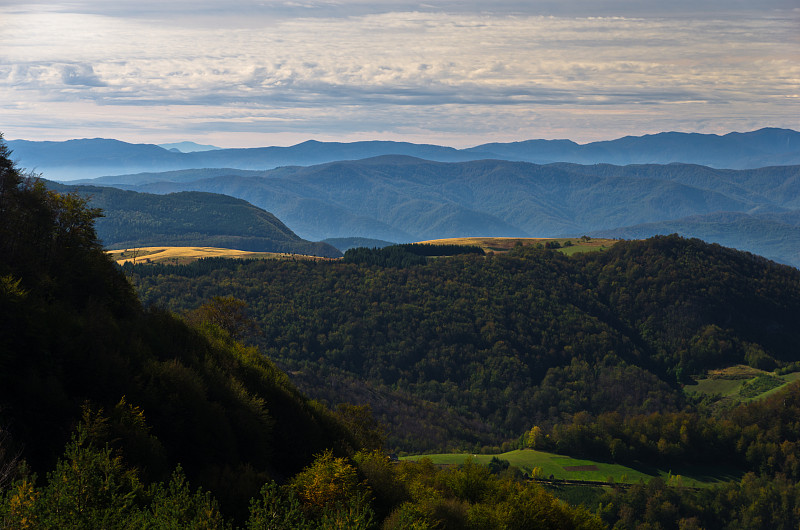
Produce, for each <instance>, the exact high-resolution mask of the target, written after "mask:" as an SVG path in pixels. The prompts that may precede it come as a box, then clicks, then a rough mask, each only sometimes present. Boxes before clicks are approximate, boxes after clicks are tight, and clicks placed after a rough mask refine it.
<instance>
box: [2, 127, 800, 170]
mask: <svg viewBox="0 0 800 530" xmlns="http://www.w3.org/2000/svg"><path fill="white" fill-rule="evenodd" d="M6 143H7V144H8V146H9V147H10V148H11V149H12V150H13V154H12V156H13V157H14V158H15V160H17V161H18V164H19V165H20V166H22V167H25V168H27V169H29V170H34V171H38V172H43V173H45V174H46V176H47V177H48V178H51V179H56V180H74V179H81V178H94V177H99V176H103V175H121V174H126V173H139V172H147V171H151V172H163V171H172V170H181V169H201V168H219V167H229V168H236V169H249V170H266V169H272V168H276V167H280V166H294V165H299V166H311V165H315V164H323V163H327V162H333V161H337V160H361V159H365V158H371V157H376V156H382V155H406V156H412V157H415V158H422V159H425V160H432V161H438V162H464V161H471V160H484V159H498V160H510V161H522V162H534V163H539V164H544V163H552V162H572V163H579V164H596V163H608V164H616V165H626V164H668V163H672V162H681V163H690V164H700V165H705V166H709V167H715V168H730V169H752V168H758V167H766V166H777V165H796V164H800V133H798V132H797V131H793V130H790V129H776V128H765V129H760V130H757V131H752V132H746V133H729V134H725V135H722V136H719V135H714V134H698V133H680V132H665V133H658V134H652V135H646V136H627V137H624V138H619V139H616V140H610V141H601V142H591V143H587V144H577V143H575V142H572V141H570V140H528V141H523V142H512V143H489V144H483V145H479V146H475V147H471V148H467V149H455V148H453V147H446V146H438V145H429V144H414V143H408V142H391V141H361V142H349V143H342V142H318V141H315V140H309V141H306V142H303V143H300V144H297V145H294V146H290V147H259V148H249V149H215V150H207V151H194V152H186V153H184V152H177V151H172V150H169V149H165V148H162V147H159V146H157V145H150V144H130V143H126V142H121V141H118V140H110V139H101V138H95V139H80V140H68V141H65V142H33V141H27V140H10V141H7V142H6Z"/></svg>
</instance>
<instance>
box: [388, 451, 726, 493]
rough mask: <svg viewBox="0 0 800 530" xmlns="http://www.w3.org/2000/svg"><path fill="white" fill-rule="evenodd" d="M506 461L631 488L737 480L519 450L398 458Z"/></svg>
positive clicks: (716, 472) (694, 470)
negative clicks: (642, 484)
mask: <svg viewBox="0 0 800 530" xmlns="http://www.w3.org/2000/svg"><path fill="white" fill-rule="evenodd" d="M495 456H496V457H497V458H500V459H502V460H508V462H509V463H510V464H511V465H512V466H516V467H518V468H520V469H521V470H523V471H525V472H527V473H528V474H531V473H532V472H533V470H534V469H535V468H540V469H541V473H540V476H541V478H549V477H550V476H551V475H552V476H553V478H556V479H568V480H586V481H592V482H612V481H613V482H617V483H628V484H635V483H638V482H639V481H640V480H642V481H644V482H647V481H649V480H650V479H652V478H654V477H661V478H663V479H664V480H665V481H668V482H670V483H673V484H678V483H680V484H682V485H684V486H688V487H704V486H709V485H712V484H715V483H718V482H724V481H728V480H734V479H738V478H739V477H740V475H741V474H740V473H739V472H737V470H735V469H721V468H701V467H697V466H693V467H691V468H689V467H687V468H686V469H656V468H652V467H648V466H637V467H635V468H634V467H627V466H623V465H619V464H611V463H606V462H596V461H593V460H582V459H578V458H572V457H569V456H563V455H557V454H554V453H547V452H544V451H535V450H533V449H522V450H516V451H510V452H508V453H502V454H498V455H469V454H438V455H416V456H407V457H402V458H401V460H419V459H421V458H430V459H431V460H432V461H433V463H434V464H439V465H459V464H463V463H464V461H465V460H466V459H467V458H472V459H473V460H474V461H475V462H478V463H481V464H488V463H489V461H490V460H491V459H492V458H493V457H495Z"/></svg>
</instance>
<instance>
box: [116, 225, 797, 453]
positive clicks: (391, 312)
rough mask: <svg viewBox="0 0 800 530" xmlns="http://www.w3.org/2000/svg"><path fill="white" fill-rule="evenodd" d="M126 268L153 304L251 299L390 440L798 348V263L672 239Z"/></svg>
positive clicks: (632, 392) (627, 409)
mask: <svg viewBox="0 0 800 530" xmlns="http://www.w3.org/2000/svg"><path fill="white" fill-rule="evenodd" d="M390 249H391V247H388V248H385V249H382V250H376V251H374V252H376V253H378V254H385V253H386V252H387V251H388V250H390ZM348 252H352V251H348ZM128 271H129V273H131V274H132V277H133V279H134V282H135V283H136V285H137V289H138V290H139V292H140V293H141V296H142V297H143V300H144V301H145V303H147V304H154V305H159V306H165V307H168V308H169V309H172V310H175V311H185V310H190V309H192V308H194V307H196V306H197V305H199V304H201V303H203V301H204V300H207V299H209V298H210V297H212V296H222V295H231V296H234V297H236V298H237V299H241V300H243V301H245V302H246V303H247V304H248V306H249V308H250V311H251V312H252V315H253V316H254V318H255V319H256V320H257V321H258V324H259V329H260V334H259V335H258V336H257V337H254V339H253V340H257V341H258V343H259V344H261V345H262V347H263V349H264V351H265V352H267V354H268V355H269V356H270V358H272V359H274V360H276V361H277V362H279V363H280V364H281V366H284V367H286V369H287V370H289V371H291V372H292V374H293V377H294V378H295V380H296V381H297V382H298V384H300V385H301V386H302V387H303V388H304V389H305V390H306V391H308V392H309V393H311V394H312V395H315V396H317V397H320V398H323V399H326V400H328V401H330V402H332V403H335V402H336V401H337V400H347V399H344V397H345V396H348V395H352V396H354V398H353V400H355V399H356V396H357V399H358V400H367V401H368V402H370V403H371V404H372V406H373V409H374V410H375V411H376V413H377V414H378V417H379V418H381V419H382V421H384V422H386V423H387V424H388V425H389V426H390V432H391V434H392V437H391V439H392V443H393V447H395V448H397V449H405V450H415V449H416V450H421V449H434V448H439V449H441V448H445V447H447V446H448V445H450V444H453V445H455V446H462V447H465V446H466V447H473V446H478V447H480V446H481V445H483V444H487V443H499V442H500V441H502V440H503V439H508V438H510V437H514V436H518V435H519V434H520V433H522V432H523V430H525V429H527V428H530V426H531V425H533V424H536V423H553V422H558V421H560V419H561V418H562V417H563V416H564V415H565V414H566V415H571V414H575V413H577V412H580V411H587V412H589V413H592V414H600V413H605V412H612V411H616V412H620V413H622V414H635V413H649V412H665V411H670V410H678V409H680V408H681V407H682V406H683V405H684V404H685V402H684V400H685V398H684V396H683V393H682V391H681V390H680V384H682V383H685V382H688V381H689V379H688V376H689V375H690V374H698V373H702V372H703V371H704V370H706V369H709V368H714V367H719V366H729V365H733V364H737V363H745V364H750V365H752V366H757V367H761V368H766V369H772V368H774V367H776V366H786V365H790V364H792V363H794V362H796V361H800V356H798V353H797V350H796V347H795V345H796V344H797V341H798V339H800V330H799V329H798V328H797V326H796V320H797V315H799V314H800V271H797V269H793V268H791V267H786V266H781V265H778V264H776V263H773V262H770V261H768V260H765V259H763V258H760V257H757V256H754V255H751V254H747V253H742V252H738V251H733V250H730V249H726V248H723V247H720V246H717V245H707V244H705V243H703V242H701V241H699V240H686V239H682V238H679V237H676V236H670V237H657V238H653V239H650V240H646V241H636V242H621V243H618V244H617V245H615V246H614V247H613V248H611V249H610V250H607V251H605V252H596V253H586V254H581V255H576V256H573V257H567V256H565V255H563V254H561V253H560V252H557V251H555V250H548V249H536V248H532V247H519V248H516V249H515V250H514V251H513V252H511V253H510V254H509V255H496V256H493V255H489V256H481V255H468V256H456V257H451V258H446V259H445V258H438V259H435V260H432V261H429V262H428V263H425V264H413V265H412V264H409V265H408V266H405V267H401V268H398V267H396V266H395V267H385V266H384V267H382V266H377V265H371V266H370V265H365V264H362V265H355V264H347V263H273V262H269V263H268V262H257V263H247V262H236V261H208V262H206V263H202V262H201V263H198V264H196V265H189V266H183V267H168V266H163V267H141V266H137V267H135V268H130V269H128ZM364 384H367V385H368V386H369V388H370V389H371V390H370V391H369V392H367V391H365V389H364V388H363V385H364ZM454 418H458V420H457V421H456V420H454Z"/></svg>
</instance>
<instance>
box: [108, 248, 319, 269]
mask: <svg viewBox="0 0 800 530" xmlns="http://www.w3.org/2000/svg"><path fill="white" fill-rule="evenodd" d="M107 253H108V254H109V255H110V256H111V258H112V259H113V260H114V261H116V262H117V263H118V264H120V265H122V264H123V263H127V262H130V261H135V262H136V263H160V264H163V265H182V264H186V263H191V262H192V261H196V260H198V259H201V258H239V259H327V258H318V257H315V256H301V255H298V254H285V253H275V252H248V251H246V250H235V249H230V248H215V247H141V248H135V249H125V250H109V251H107Z"/></svg>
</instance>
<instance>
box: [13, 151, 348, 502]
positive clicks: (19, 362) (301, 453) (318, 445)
mask: <svg viewBox="0 0 800 530" xmlns="http://www.w3.org/2000/svg"><path fill="white" fill-rule="evenodd" d="M98 213H99V212H98V211H97V210H93V209H90V208H87V207H86V203H85V200H83V199H81V198H80V197H79V196H77V195H58V194H56V193H54V192H51V191H49V190H47V189H46V188H45V187H44V185H43V184H42V183H31V182H29V181H26V180H24V179H23V178H22V176H21V175H20V174H19V172H18V171H17V170H16V169H15V168H14V166H13V164H11V163H10V161H9V160H8V158H7V151H6V150H5V146H3V145H2V144H1V143H0V336H2V340H1V341H0V429H1V430H2V432H3V437H4V439H3V449H5V450H6V452H5V453H4V455H0V467H2V466H3V465H4V464H5V462H4V461H2V460H3V456H10V455H13V454H15V453H16V452H17V451H19V452H20V453H21V456H22V457H23V458H24V459H25V460H26V462H27V464H28V466H30V467H31V468H32V469H33V470H34V471H36V472H38V473H43V471H44V470H47V469H52V467H53V465H54V463H55V459H56V456H57V455H59V454H61V451H62V449H63V447H64V445H65V443H66V441H67V440H68V439H69V434H70V432H71V431H72V430H73V429H74V428H75V425H76V424H77V422H78V421H79V420H81V418H82V414H83V420H84V422H88V423H89V424H91V425H94V430H93V431H92V433H91V434H92V436H95V437H96V438H97V441H98V442H101V443H102V442H103V441H107V442H109V443H110V444H112V446H113V447H114V448H116V449H119V450H121V451H122V455H123V457H124V458H125V460H126V462H127V463H128V464H129V465H131V466H135V467H137V468H138V469H139V470H140V472H141V474H142V476H144V477H145V478H147V479H156V480H164V479H168V477H169V474H170V473H171V471H172V470H173V469H174V468H175V466H176V465H178V463H180V464H181V465H182V466H183V469H184V470H185V472H186V474H187V476H188V477H189V478H190V480H192V482H193V483H194V484H197V485H202V486H203V487H204V488H206V489H211V490H212V491H214V492H215V493H216V495H217V497H218V498H219V499H220V501H221V502H223V504H224V505H225V506H227V507H228V508H231V507H233V508H232V509H240V508H244V509H246V507H247V502H248V500H249V499H250V498H251V497H252V496H253V495H254V494H255V493H256V492H257V491H258V488H259V487H260V485H261V484H262V483H263V482H264V481H266V480H267V479H268V478H269V477H271V476H273V477H284V476H288V475H290V474H294V473H296V472H297V471H299V470H300V469H301V468H302V467H303V466H304V465H305V464H307V463H308V462H310V461H311V459H312V457H313V455H314V454H315V453H319V452H320V451H322V450H324V449H326V448H334V449H336V450H337V451H344V450H345V449H347V448H348V447H350V448H353V447H356V442H355V438H353V437H352V436H351V435H350V434H349V433H348V431H347V430H346V428H345V427H344V426H343V424H341V423H340V421H339V420H337V419H336V418H335V417H334V416H332V415H331V414H330V413H328V412H326V411H325V410H323V409H322V408H321V407H320V406H319V405H317V404H315V403H313V402H310V401H309V400H308V399H306V398H305V397H304V396H302V395H301V394H300V393H299V392H298V391H297V390H296V389H295V387H294V386H293V385H291V384H290V383H289V382H288V380H287V378H286V376H285V374H284V373H282V372H281V371H279V370H277V369H276V368H275V366H274V365H273V364H272V363H271V362H270V361H269V360H267V359H266V358H264V357H263V356H261V355H260V354H259V352H258V351H257V350H255V349H254V348H248V347H245V346H242V345H241V344H239V343H236V342H234V341H233V340H232V339H231V336H230V334H229V333H228V332H227V331H226V330H225V328H222V327H220V326H217V325H214V324H212V323H210V322H205V323H204V324H202V325H201V326H200V327H197V328H190V327H189V326H188V325H187V324H186V323H184V322H183V321H181V320H180V319H178V318H177V317H175V316H173V315H170V314H167V313H165V312H162V311H158V310H154V311H145V310H143V309H142V307H141V305H140V304H139V301H138V299H137V297H136V296H135V294H134V293H133V291H132V289H131V286H130V284H129V283H128V281H127V279H126V277H125V275H124V274H123V273H121V272H120V271H119V270H118V269H117V268H116V266H115V265H114V264H113V263H112V262H111V261H110V260H109V259H108V258H107V257H106V255H105V254H104V252H103V249H102V247H101V246H100V244H99V242H98V240H97V236H96V234H95V232H94V228H93V220H94V219H95V218H96V216H97V215H98ZM230 477H236V486H235V487H231V481H230V480H228V479H229V478H230Z"/></svg>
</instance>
